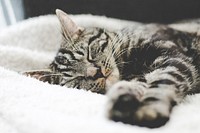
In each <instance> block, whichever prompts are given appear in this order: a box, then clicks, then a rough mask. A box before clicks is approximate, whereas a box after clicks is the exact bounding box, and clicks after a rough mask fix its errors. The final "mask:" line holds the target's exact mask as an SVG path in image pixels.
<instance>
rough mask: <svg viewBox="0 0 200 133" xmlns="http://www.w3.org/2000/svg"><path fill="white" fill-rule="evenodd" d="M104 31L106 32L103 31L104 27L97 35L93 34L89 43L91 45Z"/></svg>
mask: <svg viewBox="0 0 200 133" xmlns="http://www.w3.org/2000/svg"><path fill="white" fill-rule="evenodd" d="M103 32H104V31H103V30H102V29H100V30H99V32H98V34H97V35H95V36H92V37H91V38H90V39H89V41H88V45H90V44H91V43H92V42H93V41H94V40H95V39H97V38H99V37H100V36H101V34H102V33H103Z"/></svg>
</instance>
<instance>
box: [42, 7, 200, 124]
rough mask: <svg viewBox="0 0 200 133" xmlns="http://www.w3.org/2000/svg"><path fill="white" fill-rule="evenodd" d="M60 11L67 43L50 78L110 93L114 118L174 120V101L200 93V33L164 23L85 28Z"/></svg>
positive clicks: (149, 121)
mask: <svg viewBox="0 0 200 133" xmlns="http://www.w3.org/2000/svg"><path fill="white" fill-rule="evenodd" d="M57 15H58V18H59V20H60V22H61V25H62V30H63V42H62V44H61V47H60V49H59V51H58V53H57V55H56V57H55V59H54V61H53V62H52V63H51V65H50V69H51V74H49V73H48V78H47V79H46V81H48V82H49V83H52V84H59V85H62V86H67V87H71V88H77V89H85V90H90V91H92V92H97V93H102V94H105V93H106V92H107V95H108V98H109V101H108V108H107V112H108V118H109V119H112V120H114V121H122V122H124V123H129V124H134V125H139V126H146V127H151V128H153V127H159V126H162V125H164V124H165V123H166V122H167V121H168V120H169V116H170V113H171V110H172V108H173V106H174V105H176V104H178V103H180V102H181V100H182V99H183V98H184V97H185V96H186V95H187V94H188V93H191V92H199V90H198V87H199V86H198V85H199V80H198V77H199V74H200V47H199V43H200V41H199V39H200V36H197V35H196V34H191V33H186V32H181V31H178V30H175V29H172V28H170V27H168V26H166V25H159V24H148V25H142V26H140V27H138V28H136V29H132V28H130V27H128V28H125V29H122V30H120V31H117V32H109V31H107V30H105V29H101V28H85V29H84V28H79V27H77V26H76V25H75V23H73V22H72V21H71V20H68V19H69V18H68V16H67V15H66V14H65V13H63V12H61V11H57ZM66 23H67V24H68V25H66ZM70 23H71V25H72V28H73V29H70V30H69V29H67V28H70ZM77 31H78V32H77ZM49 75H52V77H53V76H54V77H55V75H56V78H49ZM43 77H45V76H43ZM43 81H45V79H44V78H43Z"/></svg>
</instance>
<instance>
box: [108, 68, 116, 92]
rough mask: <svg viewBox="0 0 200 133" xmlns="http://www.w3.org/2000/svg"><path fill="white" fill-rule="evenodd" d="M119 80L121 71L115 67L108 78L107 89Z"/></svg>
mask: <svg viewBox="0 0 200 133" xmlns="http://www.w3.org/2000/svg"><path fill="white" fill-rule="evenodd" d="M118 81H119V71H118V69H115V70H114V71H113V72H112V73H111V74H110V75H109V76H108V77H107V78H106V90H108V89H109V88H111V86H113V85H114V84H115V83H117V82H118Z"/></svg>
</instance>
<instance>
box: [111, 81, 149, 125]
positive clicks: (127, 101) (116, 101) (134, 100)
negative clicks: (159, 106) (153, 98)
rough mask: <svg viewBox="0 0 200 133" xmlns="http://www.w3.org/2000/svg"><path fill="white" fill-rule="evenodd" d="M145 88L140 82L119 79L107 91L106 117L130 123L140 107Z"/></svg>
mask: <svg viewBox="0 0 200 133" xmlns="http://www.w3.org/2000/svg"><path fill="white" fill-rule="evenodd" d="M145 89H146V88H145V85H144V84H143V83H140V82H128V81H121V82H118V83H117V84H115V85H114V86H113V87H112V88H111V89H110V90H109V91H108V93H107V95H108V99H109V100H108V104H107V111H108V118H109V119H111V120H114V121H121V122H124V123H129V124H132V123H133V120H134V119H133V114H134V113H135V112H136V111H137V109H138V108H139V107H140V104H141V98H142V96H143V94H144V91H145Z"/></svg>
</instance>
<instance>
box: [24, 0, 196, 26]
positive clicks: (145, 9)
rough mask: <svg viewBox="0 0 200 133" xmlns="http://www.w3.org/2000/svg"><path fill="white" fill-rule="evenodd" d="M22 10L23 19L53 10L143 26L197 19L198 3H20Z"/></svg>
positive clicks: (144, 0) (42, 0) (81, 0)
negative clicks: (23, 11) (144, 23)
mask: <svg viewBox="0 0 200 133" xmlns="http://www.w3.org/2000/svg"><path fill="white" fill-rule="evenodd" d="M24 7H25V17H26V18H29V17H34V16H38V15H44V14H54V12H55V9H57V8H59V9H62V10H64V11H65V12H67V13H68V14H93V15H105V16H107V17H114V18H120V19H126V20H134V21H140V22H146V23H148V22H159V23H171V22H174V21H178V20H182V19H190V18H200V0H24Z"/></svg>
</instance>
